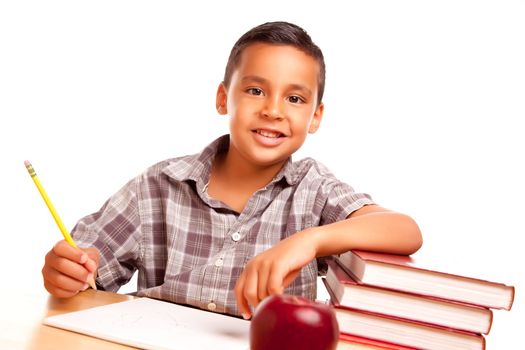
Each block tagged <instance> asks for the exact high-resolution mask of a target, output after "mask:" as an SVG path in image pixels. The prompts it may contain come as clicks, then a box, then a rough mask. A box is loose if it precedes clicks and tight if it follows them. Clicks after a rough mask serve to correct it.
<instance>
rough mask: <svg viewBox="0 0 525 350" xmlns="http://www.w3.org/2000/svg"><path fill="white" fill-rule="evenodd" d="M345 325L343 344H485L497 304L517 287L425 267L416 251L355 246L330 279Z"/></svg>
mask: <svg viewBox="0 0 525 350" xmlns="http://www.w3.org/2000/svg"><path fill="white" fill-rule="evenodd" d="M324 282H325V284H326V287H327V290H328V292H329V294H330V297H331V303H332V304H333V305H334V310H335V313H336V317H337V320H338V323H339V329H340V331H341V340H342V341H341V342H340V343H341V345H340V347H339V348H338V349H341V350H342V349H397V350H406V349H429V350H434V349H435V350H461V349H470V350H479V349H485V338H484V335H486V334H488V333H489V330H490V327H491V325H492V309H504V310H510V308H511V306H512V302H513V300H514V287H512V286H507V285H504V284H501V283H494V282H490V281H485V280H480V279H475V278H471V277H466V276H459V275H453V274H449V273H445V272H442V271H436V270H433V269H428V268H426V269H425V268H423V267H422V266H419V265H417V264H416V263H415V261H414V260H413V259H412V258H411V257H408V256H401V255H391V254H379V253H372V252H364V251H349V252H346V253H344V254H341V255H340V256H339V257H337V258H336V259H335V260H330V261H328V272H327V275H326V279H325V281H324Z"/></svg>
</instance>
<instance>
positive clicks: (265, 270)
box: [253, 264, 271, 306]
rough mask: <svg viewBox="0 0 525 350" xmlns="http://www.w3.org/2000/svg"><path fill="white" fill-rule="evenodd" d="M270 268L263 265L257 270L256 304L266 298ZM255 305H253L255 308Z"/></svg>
mask: <svg viewBox="0 0 525 350" xmlns="http://www.w3.org/2000/svg"><path fill="white" fill-rule="evenodd" d="M270 271H271V267H270V266H266V265H265V264H263V265H262V266H261V267H260V268H259V271H258V273H259V276H258V278H257V304H259V302H260V301H261V300H263V299H264V298H266V297H267V296H268V278H269V277H270V275H271V274H270ZM257 304H253V305H254V306H257Z"/></svg>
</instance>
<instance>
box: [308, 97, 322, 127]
mask: <svg viewBox="0 0 525 350" xmlns="http://www.w3.org/2000/svg"><path fill="white" fill-rule="evenodd" d="M323 112H324V104H323V103H322V102H321V103H319V106H317V109H316V110H315V113H314V116H313V117H312V121H311V122H310V127H309V128H308V133H309V134H313V133H315V132H316V131H317V129H319V125H320V124H321V120H322V119H323Z"/></svg>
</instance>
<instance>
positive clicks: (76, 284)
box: [42, 266, 86, 293]
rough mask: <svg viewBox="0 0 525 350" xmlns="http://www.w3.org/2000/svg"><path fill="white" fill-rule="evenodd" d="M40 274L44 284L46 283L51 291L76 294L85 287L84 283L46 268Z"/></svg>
mask: <svg viewBox="0 0 525 350" xmlns="http://www.w3.org/2000/svg"><path fill="white" fill-rule="evenodd" d="M42 274H43V275H44V283H48V284H49V286H50V287H52V288H53V289H57V288H59V289H61V290H63V291H66V292H70V293H76V292H78V291H79V290H83V289H84V287H85V285H86V282H82V281H79V280H77V279H74V278H71V277H69V276H67V275H64V274H62V273H60V272H59V271H57V270H55V269H53V268H51V267H48V266H45V267H44V269H43V270H42Z"/></svg>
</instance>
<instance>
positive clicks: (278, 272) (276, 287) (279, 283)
mask: <svg viewBox="0 0 525 350" xmlns="http://www.w3.org/2000/svg"><path fill="white" fill-rule="evenodd" d="M285 273H286V271H283V270H282V268H279V267H274V268H273V269H272V272H271V273H270V275H269V276H268V283H267V285H268V287H267V291H268V295H275V294H282V293H283V290H284V286H283V285H284V281H283V280H284V275H285Z"/></svg>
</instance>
